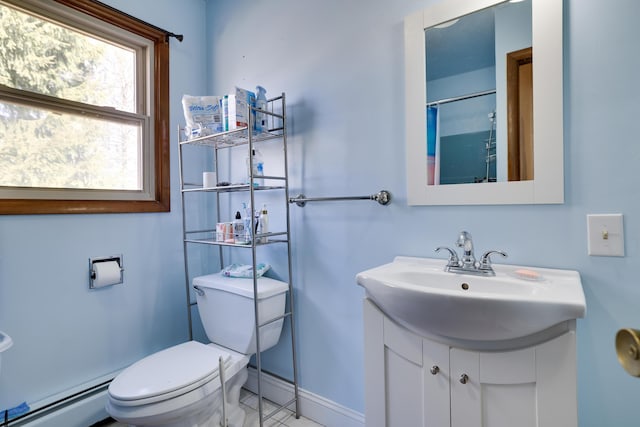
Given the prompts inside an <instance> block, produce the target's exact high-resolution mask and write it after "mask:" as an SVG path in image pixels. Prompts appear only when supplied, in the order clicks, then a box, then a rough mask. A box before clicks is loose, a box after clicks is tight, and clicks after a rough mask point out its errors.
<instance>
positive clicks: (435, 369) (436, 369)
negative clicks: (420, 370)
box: [429, 365, 440, 375]
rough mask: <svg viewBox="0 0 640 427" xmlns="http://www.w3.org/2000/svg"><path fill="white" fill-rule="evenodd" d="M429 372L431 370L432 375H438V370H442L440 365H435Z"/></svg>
mask: <svg viewBox="0 0 640 427" xmlns="http://www.w3.org/2000/svg"><path fill="white" fill-rule="evenodd" d="M429 372H431V375H436V374H437V373H438V372H440V367H438V366H437V365H434V366H432V367H431V369H430V370H429Z"/></svg>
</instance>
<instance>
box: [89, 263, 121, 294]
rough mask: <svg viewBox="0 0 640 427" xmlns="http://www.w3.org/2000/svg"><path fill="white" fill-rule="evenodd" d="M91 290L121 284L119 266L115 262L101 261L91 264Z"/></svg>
mask: <svg viewBox="0 0 640 427" xmlns="http://www.w3.org/2000/svg"><path fill="white" fill-rule="evenodd" d="M93 272H94V273H95V278H94V279H93V286H92V287H93V288H101V287H103V286H109V285H115V284H117V283H121V280H120V264H118V262H117V261H103V262H95V263H93Z"/></svg>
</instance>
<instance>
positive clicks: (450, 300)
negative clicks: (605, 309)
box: [356, 256, 586, 342]
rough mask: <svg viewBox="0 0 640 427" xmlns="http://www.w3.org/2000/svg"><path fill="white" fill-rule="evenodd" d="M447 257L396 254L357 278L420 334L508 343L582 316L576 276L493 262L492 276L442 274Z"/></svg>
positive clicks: (369, 293)
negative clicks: (391, 258) (414, 256)
mask: <svg viewBox="0 0 640 427" xmlns="http://www.w3.org/2000/svg"><path fill="white" fill-rule="evenodd" d="M445 263H446V261H444V260H442V259H430V258H412V257H402V256H399V257H396V258H395V259H394V261H393V262H391V263H389V264H385V265H382V266H380V267H376V268H372V269H370V270H366V271H363V272H361V273H359V274H358V275H357V276H356V280H357V282H358V284H359V285H360V286H362V287H364V288H365V290H366V293H367V297H368V298H370V299H371V300H372V301H373V302H374V303H375V304H376V305H377V306H378V307H379V308H380V309H381V310H382V311H383V312H384V313H385V314H386V315H387V316H389V317H390V318H391V319H393V320H394V321H396V322H398V323H399V324H401V325H403V326H405V327H406V328H408V329H409V330H411V331H413V332H415V333H417V334H419V335H422V336H431V335H437V336H440V337H445V338H451V339H454V340H471V341H482V342H487V341H503V340H513V339H521V338H523V337H527V336H530V335H533V334H536V333H539V332H542V331H544V330H546V329H548V328H550V327H552V326H554V325H557V324H559V323H561V322H563V321H567V320H572V319H577V318H581V317H584V315H585V312H586V302H585V298H584V293H583V291H582V284H581V281H580V275H579V274H578V272H576V271H569V270H556V269H547V268H537V267H536V268H533V267H522V266H514V265H498V264H494V265H493V269H494V270H495V273H496V275H495V276H494V277H482V276H473V275H467V274H456V273H449V272H445V271H444V265H445Z"/></svg>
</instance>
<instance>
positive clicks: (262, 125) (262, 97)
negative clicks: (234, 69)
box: [256, 86, 269, 133]
mask: <svg viewBox="0 0 640 427" xmlns="http://www.w3.org/2000/svg"><path fill="white" fill-rule="evenodd" d="M256 92H257V93H258V95H257V96H256V108H257V109H258V111H256V132H257V133H260V132H266V131H267V130H268V129H269V127H268V126H267V115H266V114H265V113H263V112H261V111H259V110H262V111H267V91H266V90H265V88H263V87H262V86H256Z"/></svg>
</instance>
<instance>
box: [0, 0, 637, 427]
mask: <svg viewBox="0 0 640 427" xmlns="http://www.w3.org/2000/svg"><path fill="white" fill-rule="evenodd" d="M434 2H435V0H434V1H428V0H397V1H394V2H393V4H391V3H390V2H388V1H383V0H370V1H365V0H351V1H343V0H327V1H322V2H319V1H315V2H311V1H308V0H307V1H299V0H271V1H266V0H254V1H249V0H238V1H235V2H226V1H214V0H209V1H208V2H207V3H206V14H205V2H204V1H202V0H191V1H180V2H176V1H170V0H163V1H158V0H154V1H152V0H138V1H136V2H130V1H125V0H109V1H108V3H109V4H111V5H114V6H116V7H118V8H121V9H123V10H125V11H127V12H130V13H132V14H135V15H136V16H139V17H140V18H142V19H145V20H148V21H151V22H153V23H154V24H156V25H159V26H161V27H164V28H167V29H169V30H171V31H174V32H176V33H184V34H185V41H184V43H182V44H180V43H177V42H175V41H172V50H171V75H172V78H171V85H172V86H171V104H172V105H171V108H172V110H171V121H172V123H178V122H182V120H183V118H182V111H181V106H180V97H181V96H182V94H183V93H191V94H202V93H204V92H208V93H210V94H212V93H224V92H228V90H229V88H231V87H232V86H234V85H236V84H238V85H240V86H244V87H248V88H252V87H253V86H255V84H258V83H261V84H264V85H265V86H266V87H267V89H268V90H269V95H273V94H275V93H278V92H281V91H285V92H286V93H287V97H288V98H287V99H288V102H289V111H288V113H289V119H290V121H289V125H290V136H291V138H290V143H291V152H290V156H291V157H290V173H291V176H292V182H291V183H292V187H293V189H292V193H294V194H295V192H297V191H303V192H305V193H306V194H307V195H310V196H333V195H350V194H352V195H359V194H367V193H372V192H376V191H378V190H379V189H382V188H386V189H388V190H390V191H391V192H392V193H393V196H394V200H393V202H392V204H391V205H390V206H387V207H381V206H379V205H377V204H375V203H370V202H335V203H329V202H327V203H324V204H322V203H317V204H309V205H307V207H305V208H298V207H296V206H292V225H293V234H294V241H293V248H294V260H293V261H294V283H295V286H296V304H297V309H298V314H299V317H298V325H297V326H298V329H297V332H298V338H299V339H298V344H299V345H298V347H299V348H298V350H299V356H300V368H301V375H300V379H301V385H302V387H303V388H304V389H306V390H309V391H311V392H314V393H316V394H319V395H320V396H323V397H325V398H327V399H331V400H334V401H336V402H338V403H339V404H342V405H345V406H347V407H349V408H352V409H354V410H357V411H363V407H364V402H363V370H362V360H363V352H362V320H361V317H362V311H361V301H362V297H363V291H362V290H361V289H360V288H359V287H357V286H356V285H355V280H354V276H355V274H356V273H357V272H358V271H361V270H364V269H366V268H369V267H372V266H375V265H379V264H382V263H385V262H389V261H390V260H391V259H392V258H393V257H394V256H395V255H400V254H402V255H416V256H432V255H433V248H434V247H436V246H438V245H441V244H451V243H452V242H453V239H454V237H455V235H456V233H457V232H458V231H459V230H461V229H467V230H469V231H471V232H472V233H473V235H474V238H475V240H476V244H477V247H478V250H482V249H488V248H499V249H504V250H506V251H508V252H509V254H510V258H509V262H510V263H517V264H528V265H533V266H545V267H557V268H569V269H575V270H578V271H580V273H581V276H582V279H583V284H584V288H585V293H586V296H587V304H588V310H587V317H586V318H585V319H584V320H580V321H579V322H578V352H579V356H578V375H579V380H578V388H579V395H578V398H579V410H580V425H581V427H599V426H604V425H634V423H635V422H636V418H635V411H634V407H635V404H636V401H637V395H638V390H639V389H640V382H639V381H638V380H636V379H633V378H631V377H629V376H628V375H626V373H625V372H624V371H623V370H622V368H620V367H619V366H618V364H617V361H616V357H615V353H614V351H613V338H614V334H615V332H616V331H617V329H619V328H621V327H640V313H639V312H638V310H637V303H638V301H640V286H638V283H637V280H636V274H634V273H635V271H636V270H637V265H638V264H640V247H639V245H638V243H637V240H636V239H635V237H636V236H637V235H638V234H639V233H640V227H639V226H638V219H639V213H640V202H639V196H640V191H639V190H638V188H639V187H638V185H637V184H636V177H635V175H634V171H635V170H636V169H637V164H638V163H639V162H640V148H638V145H637V143H636V141H635V138H637V125H636V123H637V117H638V116H639V115H640V106H639V105H640V103H639V102H638V100H639V99H640V81H639V80H638V79H637V70H638V69H639V68H640V58H639V57H638V56H637V55H633V54H632V53H633V52H635V51H636V50H637V48H636V43H637V40H639V39H640V27H638V26H637V25H636V22H635V20H636V18H637V17H638V16H640V3H638V2H636V1H635V0H620V1H618V2H615V8H614V7H612V4H613V3H611V2H609V3H607V2H601V1H597V0H565V10H566V14H567V17H566V19H565V25H566V30H565V37H566V41H565V159H566V160H565V175H566V178H565V190H566V201H565V204H563V205H559V206H504V207H499V206H474V207H446V206H443V207H407V205H406V192H405V184H406V182H405V174H404V164H405V159H404V156H405V151H404V142H403V139H404V130H403V123H404V112H403V105H404V99H403V98H404V96H403V75H404V74H403V72H404V71H403V69H404V65H403V64H404V62H403V26H402V18H403V17H404V16H405V15H407V14H409V13H411V12H414V11H416V10H418V9H421V8H423V7H425V6H427V5H429V4H431V3H434ZM205 19H206V23H205ZM267 23H269V24H270V25H269V27H267ZM205 25H206V28H207V31H206V33H205V31H204V28H205ZM205 58H208V62H207V61H205ZM175 140H176V138H175V136H174V135H172V141H173V142H174V147H175ZM171 154H172V160H171V161H172V163H171V166H172V167H171V173H172V178H171V183H172V212H171V213H168V214H139V215H91V216H85V215H74V216H61V215H53V216H49V215H48V216H6V217H0V329H1V330H4V331H5V332H8V333H9V334H10V335H11V336H12V337H13V338H14V340H15V345H14V347H13V348H12V349H10V350H9V351H7V352H6V353H4V355H3V361H2V374H1V377H0V407H8V406H14V405H16V404H18V403H20V402H21V401H22V400H28V401H33V400H37V399H40V398H43V397H46V396H48V395H51V394H54V393H56V392H59V391H62V390H65V389H67V388H69V387H72V386H75V385H77V384H79V383H82V382H84V381H88V380H90V379H91V378H95V377H98V376H101V375H103V374H105V373H107V372H109V371H112V370H116V369H118V368H120V367H123V366H125V365H127V364H128V363H130V362H132V361H134V360H136V359H138V358H139V357H141V356H142V355H145V354H148V353H150V352H153V351H155V350H157V349H159V348H162V347H166V346H168V345H171V344H173V343H176V342H180V341H182V340H184V339H186V316H185V312H184V308H183V307H184V306H183V305H184V297H183V292H184V289H183V263H182V245H181V243H180V226H181V225H180V211H179V203H180V202H179V200H180V198H179V193H178V190H177V187H178V184H177V182H178V181H177V179H178V178H177V158H176V156H175V154H174V153H173V152H172V153H171ZM268 160H269V159H267V161H268ZM612 212H620V213H623V214H624V215H625V228H626V232H625V237H626V248H625V249H626V257H624V258H601V257H589V256H587V254H586V224H585V215H586V214H587V213H612ZM120 252H122V253H124V256H125V263H126V268H127V271H126V273H125V274H126V283H125V285H121V286H120V287H114V288H110V289H104V290H101V291H95V292H90V291H89V290H88V289H87V287H88V286H87V279H86V276H87V267H86V261H87V258H88V257H90V256H100V255H108V254H112V253H120ZM276 352H277V349H276ZM270 363H271V364H275V363H276V361H273V360H271V361H270Z"/></svg>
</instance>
